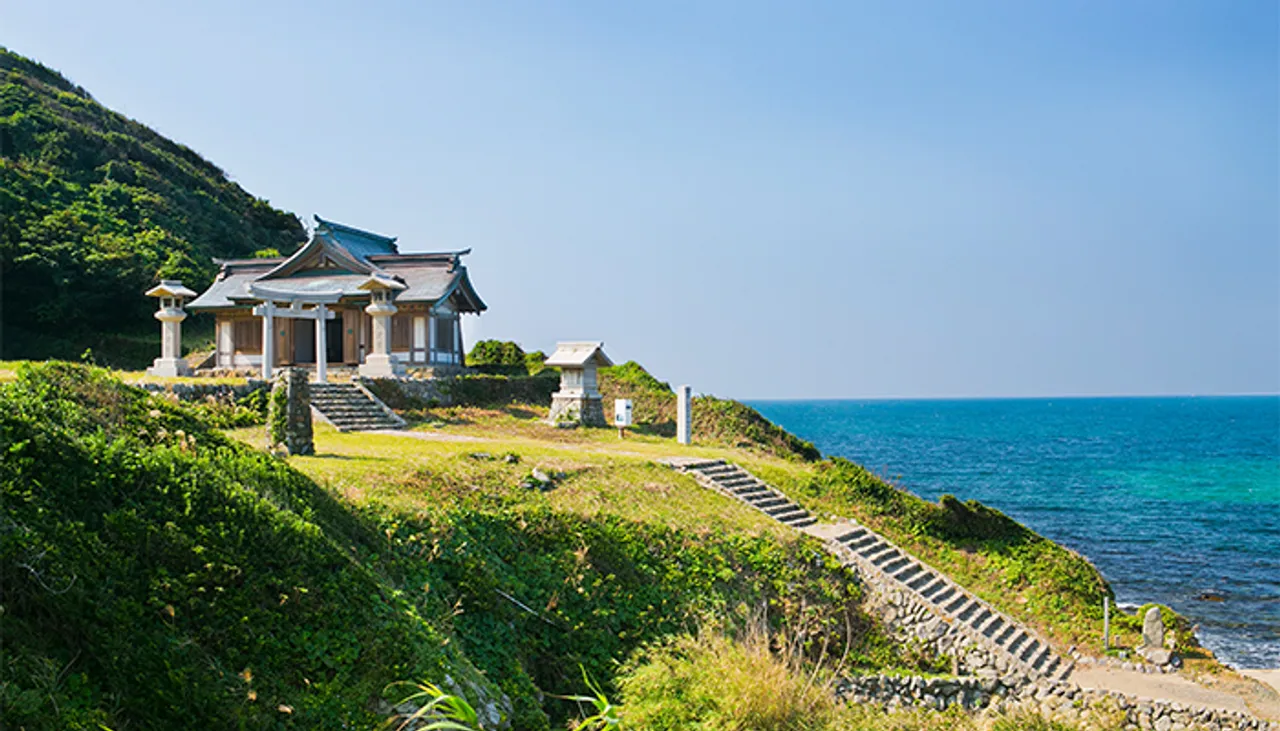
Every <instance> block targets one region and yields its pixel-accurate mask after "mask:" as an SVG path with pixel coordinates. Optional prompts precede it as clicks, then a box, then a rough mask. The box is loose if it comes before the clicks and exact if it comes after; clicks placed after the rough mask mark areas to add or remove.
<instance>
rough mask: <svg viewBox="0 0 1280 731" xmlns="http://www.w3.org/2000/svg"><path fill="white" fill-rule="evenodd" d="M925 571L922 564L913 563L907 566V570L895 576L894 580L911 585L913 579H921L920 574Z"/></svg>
mask: <svg viewBox="0 0 1280 731" xmlns="http://www.w3.org/2000/svg"><path fill="white" fill-rule="evenodd" d="M923 570H924V569H922V568H920V564H918V563H914V562H913V563H910V564H907V567H906V568H904V569H902V570H901V571H899V572H898V573H896V574H894V575H893V578H895V579H897V580H898V581H901V582H903V583H904V584H909V583H911V581H912V579H916V578H919V576H920V572H921V571H923Z"/></svg>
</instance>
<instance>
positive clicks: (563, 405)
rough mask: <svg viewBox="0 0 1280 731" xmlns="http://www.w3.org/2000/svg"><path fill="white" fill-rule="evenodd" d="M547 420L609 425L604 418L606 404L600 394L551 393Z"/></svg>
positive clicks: (555, 422) (553, 422)
mask: <svg viewBox="0 0 1280 731" xmlns="http://www.w3.org/2000/svg"><path fill="white" fill-rule="evenodd" d="M547 421H549V422H551V423H552V424H560V423H565V422H569V423H577V424H582V425H583V426H608V425H609V422H607V421H605V418H604V404H603V403H602V401H601V399H600V397H599V396H595V397H591V396H564V395H561V394H559V393H556V394H552V395H551V413H550V414H548V415H547Z"/></svg>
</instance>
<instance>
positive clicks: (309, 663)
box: [0, 363, 482, 729]
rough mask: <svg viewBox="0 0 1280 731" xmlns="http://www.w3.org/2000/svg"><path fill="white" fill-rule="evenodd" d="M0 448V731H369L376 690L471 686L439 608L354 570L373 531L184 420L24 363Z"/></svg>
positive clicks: (266, 461) (80, 370)
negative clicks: (0, 604) (455, 682)
mask: <svg viewBox="0 0 1280 731" xmlns="http://www.w3.org/2000/svg"><path fill="white" fill-rule="evenodd" d="M0 451H2V452H3V453H4V455H5V458H4V459H3V460H0V502H2V503H3V504H4V506H5V509H4V513H3V515H2V516H0V586H3V587H4V617H3V622H0V646H3V647H4V653H5V661H4V663H0V717H3V718H4V719H5V723H6V724H7V725H12V727H14V728H27V729H46V728H47V729H53V728H58V729H61V728H97V725H96V724H98V723H104V724H107V725H110V726H112V727H114V728H136V729H168V728H247V729H256V728H276V727H278V724H280V723H281V720H282V713H281V712H280V711H278V710H277V708H278V706H282V705H283V706H287V707H288V708H290V709H291V713H290V714H289V717H290V719H291V720H293V721H294V722H296V723H298V724H301V725H303V726H306V727H312V728H340V727H368V726H370V725H372V723H373V722H375V721H376V720H377V717H376V716H375V715H374V714H373V713H372V711H371V710H370V700H371V699H373V698H376V697H378V695H379V694H380V693H381V690H382V688H383V687H385V685H386V684H387V683H388V682H389V681H392V680H395V679H398V678H403V677H424V676H426V677H440V676H442V675H444V674H445V673H449V674H452V675H453V677H455V678H464V677H468V678H473V679H478V678H479V675H478V674H477V673H476V672H475V670H474V669H469V667H468V666H467V664H466V662H465V660H464V659H462V658H461V656H459V655H457V653H456V652H455V651H454V650H453V649H452V648H450V647H448V646H447V642H446V638H445V636H443V635H442V634H441V633H440V632H439V631H438V630H437V629H436V627H435V626H434V625H433V624H432V623H431V622H429V621H427V620H426V619H424V617H429V616H432V612H434V613H435V614H436V615H443V614H444V613H445V609H444V608H443V607H439V608H437V609H432V606H433V605H431V604H415V603H411V602H409V601H407V600H406V598H405V597H404V596H403V595H401V594H400V593H399V592H398V591H396V590H395V589H393V588H392V587H391V586H389V585H388V584H387V583H385V581H384V580H383V579H381V578H380V577H379V576H378V575H376V574H375V573H373V572H371V571H369V570H368V568H366V567H365V566H364V565H362V564H361V563H360V562H359V561H357V560H353V557H356V556H360V555H364V554H372V553H376V552H377V551H379V550H381V547H382V546H383V545H384V544H385V539H384V538H382V537H381V535H380V534H379V533H378V532H377V531H376V530H375V529H374V528H373V527H372V526H371V525H370V524H369V523H367V522H366V521H365V520H364V519H361V518H358V517H356V516H353V515H352V514H350V513H348V512H347V511H345V510H344V509H342V508H341V507H340V506H338V505H337V504H336V503H334V502H333V500H332V499H331V498H329V496H328V495H327V493H325V492H324V491H322V490H321V489H320V488H319V487H317V486H316V485H315V484H314V483H312V482H311V481H310V480H309V479H307V478H306V477H305V476H303V475H301V474H300V473H298V472H296V471H295V470H293V469H292V468H290V467H289V466H288V465H286V464H285V463H283V462H280V461H278V460H276V459H274V458H272V457H270V456H268V455H265V454H262V453H259V452H256V451H254V450H251V449H249V448H248V447H245V446H243V445H240V444H238V443H234V442H231V441H229V440H227V439H226V438H225V437H223V436H222V435H221V434H220V433H219V432H217V431H216V430H213V429H210V428H209V427H208V426H206V425H205V424H203V423H202V422H200V421H199V420H198V419H197V418H195V417H194V416H193V414H192V412H191V411H190V410H189V409H187V408H186V407H183V406H180V405H175V404H170V403H168V402H166V401H165V400H163V399H159V398H155V397H152V396H150V395H149V394H147V393H146V392H144V391H142V390H140V389H136V388H132V387H129V386H125V385H123V384H121V383H120V382H119V381H116V380H115V379H114V378H112V377H111V376H110V375H109V374H108V373H107V372H105V371H103V370H101V369H96V368H87V367H83V366H72V365H68V364H59V363H52V364H48V365H41V366H23V367H22V368H20V369H19V371H18V374H17V379H16V380H15V381H14V382H12V383H8V384H4V385H0ZM474 682H476V683H480V682H482V681H479V680H475V681H474Z"/></svg>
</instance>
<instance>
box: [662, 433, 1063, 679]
mask: <svg viewBox="0 0 1280 731" xmlns="http://www.w3.org/2000/svg"><path fill="white" fill-rule="evenodd" d="M663 462H664V464H667V465H668V466H670V467H674V468H675V469H678V470H680V471H681V472H684V473H686V474H689V475H692V476H693V477H694V478H695V479H697V480H698V482H699V483H701V484H702V485H704V486H706V487H710V488H712V489H714V490H717V491H718V492H721V493H724V494H726V495H728V496H730V497H733V498H736V499H738V500H741V501H743V502H745V503H747V504H748V505H751V506H752V507H755V508H757V509H758V510H760V511H762V512H764V513H765V514H766V515H769V516H770V517H772V518H775V519H777V520H780V521H781V522H783V523H786V524H787V525H790V526H792V527H794V528H798V529H801V530H803V531H805V532H806V533H809V534H810V535H813V536H815V537H817V538H820V539H823V540H824V541H826V544H827V547H828V550H830V551H831V552H832V553H833V554H835V555H836V556H837V557H839V558H840V559H841V561H842V562H843V563H844V564H845V565H847V566H852V568H854V570H856V571H857V572H858V574H859V575H860V576H861V577H862V578H863V580H864V581H865V582H866V583H867V584H868V585H870V587H871V588H872V589H873V590H875V591H880V592H882V593H884V594H885V595H898V596H903V595H907V596H909V597H910V599H911V602H910V603H911V604H913V605H915V606H919V607H923V612H922V613H927V614H929V615H932V616H933V617H935V618H936V619H935V620H933V621H934V622H936V623H938V625H935V626H941V627H945V628H946V630H945V631H946V632H954V633H955V636H956V637H957V638H958V639H961V640H963V641H964V644H965V645H967V646H969V647H977V648H982V649H983V650H985V651H986V654H989V655H990V656H991V657H993V658H995V659H996V663H995V664H996V665H997V667H998V668H1000V670H999V672H1002V673H1003V672H1010V671H1016V672H1019V673H1020V674H1022V675H1025V676H1028V677H1030V678H1034V679H1046V680H1051V681H1061V680H1065V679H1066V678H1067V677H1068V676H1069V675H1070V673H1071V669H1072V663H1071V662H1069V661H1067V660H1065V659H1063V658H1062V657H1060V656H1058V655H1057V653H1055V652H1053V650H1052V649H1051V648H1050V647H1049V644H1048V643H1047V642H1046V641H1044V640H1043V639H1041V638H1039V637H1036V636H1035V634H1034V633H1033V632H1031V630H1029V629H1027V628H1025V627H1023V626H1022V625H1020V624H1018V623H1017V622H1015V621H1014V620H1012V619H1010V618H1009V617H1006V616H1004V615H1003V614H1001V613H1000V612H998V611H996V610H995V609H994V608H993V607H991V606H990V605H988V604H987V603H986V602H984V601H982V600H981V599H978V598H977V597H975V596H974V595H972V594H970V593H969V592H968V591H966V590H964V589H963V588H961V587H960V586H959V585H958V584H956V583H955V582H953V581H951V580H950V579H949V578H947V577H946V576H944V575H943V574H942V573H940V572H938V571H937V570H935V569H933V568H932V567H930V566H928V565H927V564H925V563H923V562H921V561H919V560H917V559H915V558H914V557H912V556H911V555H909V554H908V553H906V552H905V551H903V550H902V549H900V548H898V547H897V546H895V545H894V544H892V543H890V542H889V541H888V540H887V539H885V538H884V537H883V536H881V535H880V534H878V533H876V532H875V531H872V530H871V529H869V528H866V527H865V526H862V525H858V524H857V523H854V522H853V521H847V522H842V523H839V524H835V525H830V524H819V523H818V521H817V519H816V518H814V517H813V516H812V515H810V514H809V513H808V512H807V511H805V510H804V509H803V508H801V507H800V506H799V505H796V504H795V503H794V502H792V501H791V500H790V499H788V498H787V497H786V496H785V495H783V494H782V493H781V492H779V491H778V490H776V489H775V488H773V487H771V486H769V485H768V484H766V483H764V482H763V481H761V480H759V479H758V478H756V477H755V476H753V475H752V474H751V473H749V472H747V471H746V470H744V469H742V468H741V467H738V466H737V465H732V464H728V463H726V462H724V461H723V460H708V459H690V458H673V459H668V460H664V461H663ZM957 644H958V643H957Z"/></svg>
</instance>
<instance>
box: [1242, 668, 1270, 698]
mask: <svg viewBox="0 0 1280 731" xmlns="http://www.w3.org/2000/svg"><path fill="white" fill-rule="evenodd" d="M1236 672H1238V673H1240V674H1241V675H1243V676H1245V677H1249V678H1253V679H1254V680H1256V681H1258V682H1259V683H1266V684H1267V685H1269V686H1271V687H1272V688H1275V689H1276V692H1277V693H1280V670H1237V671H1236Z"/></svg>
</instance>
